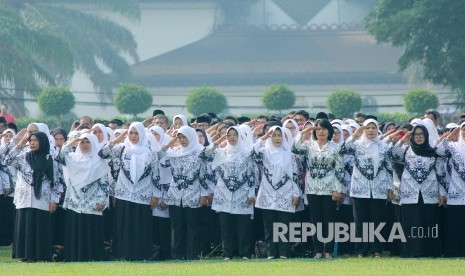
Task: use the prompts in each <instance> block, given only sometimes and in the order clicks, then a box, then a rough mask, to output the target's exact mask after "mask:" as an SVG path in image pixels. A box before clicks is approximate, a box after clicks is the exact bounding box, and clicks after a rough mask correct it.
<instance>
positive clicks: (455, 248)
mask: <svg viewBox="0 0 465 276" xmlns="http://www.w3.org/2000/svg"><path fill="white" fill-rule="evenodd" d="M446 210H447V214H446V216H447V218H446V231H445V247H444V249H445V250H444V253H445V255H446V256H447V257H465V231H464V229H465V205H448V206H447V209H446Z"/></svg>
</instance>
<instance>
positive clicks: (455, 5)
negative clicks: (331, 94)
mask: <svg viewBox="0 0 465 276" xmlns="http://www.w3.org/2000/svg"><path fill="white" fill-rule="evenodd" d="M463 14H465V1H449V0H407V1H397V0H380V1H378V4H377V6H376V7H375V9H374V10H373V11H372V12H371V14H370V15H369V16H368V17H367V21H366V23H367V29H368V31H369V32H370V33H371V34H372V35H374V36H375V38H376V39H377V40H378V41H379V42H385V43H392V44H393V45H394V46H397V47H403V48H404V52H403V54H402V56H401V57H400V59H399V65H400V69H401V70H405V69H406V68H407V67H408V66H409V65H413V64H420V65H421V66H422V67H423V78H424V79H426V80H428V81H431V82H432V83H434V84H438V85H444V86H447V87H450V88H452V89H453V90H455V91H457V92H460V93H459V96H464V95H463V94H464V93H465V81H464V79H465V51H464V50H463V49H465V29H464V28H463V26H465V17H464V16H463ZM463 99H465V97H463ZM463 99H462V100H463ZM463 105H465V101H462V106H463Z"/></svg>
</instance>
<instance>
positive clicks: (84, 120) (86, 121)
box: [79, 118, 92, 128]
mask: <svg viewBox="0 0 465 276" xmlns="http://www.w3.org/2000/svg"><path fill="white" fill-rule="evenodd" d="M79 124H80V125H81V126H88V127H89V128H92V124H91V123H90V120H89V118H81V120H79Z"/></svg>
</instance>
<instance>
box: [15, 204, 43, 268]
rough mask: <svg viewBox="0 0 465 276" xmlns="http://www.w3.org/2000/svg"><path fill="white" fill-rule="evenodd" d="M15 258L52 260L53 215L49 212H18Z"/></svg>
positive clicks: (25, 210) (23, 210)
mask: <svg viewBox="0 0 465 276" xmlns="http://www.w3.org/2000/svg"><path fill="white" fill-rule="evenodd" d="M13 258H16V259H22V260H26V261H50V260H51V259H52V215H51V214H50V213H49V212H48V211H43V210H39V209H35V208H22V209H17V210H16V221H15V233H14V242H13Z"/></svg>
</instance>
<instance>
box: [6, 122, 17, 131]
mask: <svg viewBox="0 0 465 276" xmlns="http://www.w3.org/2000/svg"><path fill="white" fill-rule="evenodd" d="M8 128H11V129H14V131H15V132H16V133H17V132H18V126H17V125H16V124H15V123H12V122H9V123H8Z"/></svg>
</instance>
